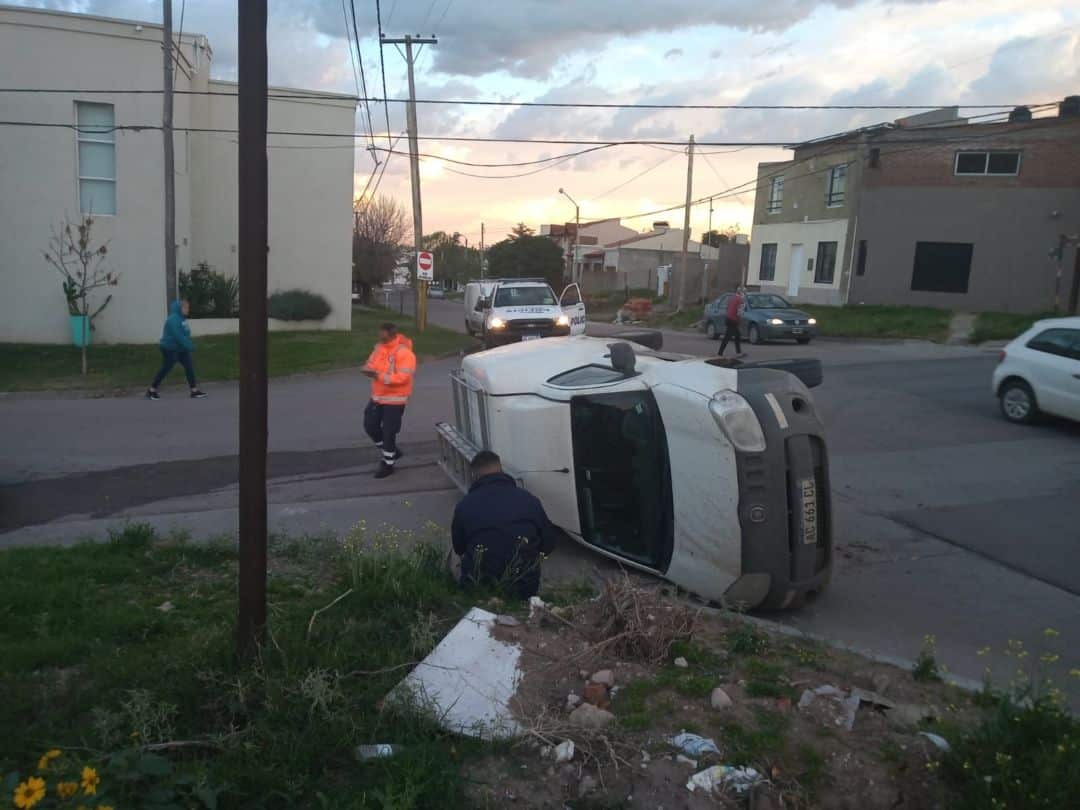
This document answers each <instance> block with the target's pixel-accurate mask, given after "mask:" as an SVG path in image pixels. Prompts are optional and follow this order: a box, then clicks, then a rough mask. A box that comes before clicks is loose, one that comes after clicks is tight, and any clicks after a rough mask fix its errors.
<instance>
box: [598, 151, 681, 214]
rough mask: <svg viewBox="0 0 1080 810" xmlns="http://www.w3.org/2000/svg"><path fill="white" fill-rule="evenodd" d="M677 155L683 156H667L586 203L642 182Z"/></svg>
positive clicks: (673, 154) (674, 153)
mask: <svg viewBox="0 0 1080 810" xmlns="http://www.w3.org/2000/svg"><path fill="white" fill-rule="evenodd" d="M664 151H667V150H664ZM676 154H681V153H678V152H673V153H672V154H670V155H668V156H667V157H666V158H663V159H662V160H661V161H660V162H659V163H656V164H653V165H652V166H650V167H649V168H647V169H646V170H645V171H643V172H640V173H638V174H635V175H634V176H633V177H631V178H630V179H629V180H625V181H623V182H622V183H619V185H617V186H612V187H611V188H609V189H608V190H607V191H604V192H601V193H600V194H597V195H595V196H594V197H591V198H589V199H587V200H586V202H596V201H597V200H599V199H600V198H601V197H606V196H607V195H608V194H612V193H614V192H616V191H618V190H619V189H621V188H625V187H626V186H628V185H630V184H631V183H633V182H634V181H635V180H640V179H641V178H642V177H644V176H645V175H647V174H648V173H649V172H652V171H654V170H656V169H659V168H660V167H661V166H663V165H664V164H665V163H667V162H668V161H669V160H671V159H672V158H674V157H675V155H676Z"/></svg>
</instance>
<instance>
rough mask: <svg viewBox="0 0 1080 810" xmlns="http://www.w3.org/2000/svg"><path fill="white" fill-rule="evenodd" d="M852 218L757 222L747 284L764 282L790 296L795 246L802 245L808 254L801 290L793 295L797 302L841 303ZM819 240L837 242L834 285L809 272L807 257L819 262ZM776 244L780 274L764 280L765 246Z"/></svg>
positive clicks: (765, 287) (803, 266) (768, 289)
mask: <svg viewBox="0 0 1080 810" xmlns="http://www.w3.org/2000/svg"><path fill="white" fill-rule="evenodd" d="M847 227H848V221H847V220H846V219H830V220H820V221H816V222H784V223H776V224H769V225H761V224H759V225H755V226H754V231H753V235H752V237H751V241H750V267H749V270H748V273H747V283H748V284H750V285H760V286H761V289H762V290H766V291H768V292H778V293H780V294H781V295H783V296H785V297H787V296H788V289H789V288H788V282H789V280H790V279H789V276H790V269H791V254H792V245H796V244H802V246H803V250H804V254H803V262H802V265H801V274H800V277H799V291H798V293H797V294H795V295H793V296H790V297H791V298H792V299H793V300H795V301H803V302H806V303H816V304H839V303H841V300H840V295H841V291H840V277H841V275H842V272H841V271H842V269H843V267H844V262H845V260H846V258H847V251H848V249H849V248H848V238H847ZM818 242H836V267H835V269H834V271H833V280H832V283H831V284H817V283H815V282H814V273H812V272H807V270H806V260H807V259H813V260H814V262H815V265H816V263H817V249H818ZM770 243H775V244H776V276H775V278H774V279H773V280H772V281H761V278H760V271H761V246H762V245H763V244H770Z"/></svg>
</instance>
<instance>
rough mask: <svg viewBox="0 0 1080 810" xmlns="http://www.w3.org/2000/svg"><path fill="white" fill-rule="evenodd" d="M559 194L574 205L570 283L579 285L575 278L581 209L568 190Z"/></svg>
mask: <svg viewBox="0 0 1080 810" xmlns="http://www.w3.org/2000/svg"><path fill="white" fill-rule="evenodd" d="M559 193H560V194H562V195H563V196H564V197H566V199H568V200H569V201H570V202H572V203H573V204H574V242H573V252H572V253H571V254H570V255H571V257H572V258H571V260H570V261H571V264H570V281H572V282H573V283H575V284H577V283H578V279H577V278H575V276H576V275H577V274H578V273H577V264H578V261H577V243H578V231H579V230H580V229H581V208H580V207H578V204H577V200H575V199H574V198H573V197H571V196H570V195H569V194H567V193H566V189H563V188H560V189H559Z"/></svg>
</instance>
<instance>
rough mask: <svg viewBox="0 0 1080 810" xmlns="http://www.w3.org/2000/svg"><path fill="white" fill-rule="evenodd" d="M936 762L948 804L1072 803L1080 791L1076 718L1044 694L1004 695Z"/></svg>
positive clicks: (972, 807) (959, 807)
mask: <svg viewBox="0 0 1080 810" xmlns="http://www.w3.org/2000/svg"><path fill="white" fill-rule="evenodd" d="M950 742H952V750H951V751H950V752H949V753H947V754H946V755H945V758H944V760H943V761H942V763H941V768H942V775H943V776H944V777H945V780H946V781H947V782H948V784H949V786H950V787H951V788H952V791H953V796H952V801H951V802H950V803H949V807H951V808H956V810H984V808H1026V807H1031V808H1035V807H1048V808H1049V807H1055V808H1056V807H1072V806H1075V802H1076V796H1077V793H1078V792H1080V767H1077V763H1078V762H1080V721H1077V720H1076V719H1074V718H1073V717H1071V716H1070V715H1069V714H1068V713H1067V712H1066V711H1065V710H1064V709H1062V708H1061V707H1060V706H1059V705H1057V704H1056V703H1055V702H1054V701H1053V700H1051V699H1048V698H1039V699H1036V700H1030V699H1027V698H1025V697H1023V696H1014V697H1005V699H1003V700H1002V701H1001V703H1000V705H999V706H998V707H997V709H995V710H992V711H991V712H989V713H988V714H987V715H986V717H985V719H984V720H983V723H982V724H981V725H980V726H978V727H977V728H975V729H974V730H973V731H971V732H969V733H967V734H965V735H963V736H962V737H960V739H956V740H950Z"/></svg>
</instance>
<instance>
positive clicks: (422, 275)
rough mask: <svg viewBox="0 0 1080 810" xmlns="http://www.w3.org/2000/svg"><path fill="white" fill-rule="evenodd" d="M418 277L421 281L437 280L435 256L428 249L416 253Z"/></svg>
mask: <svg viewBox="0 0 1080 810" xmlns="http://www.w3.org/2000/svg"><path fill="white" fill-rule="evenodd" d="M416 278H417V279H419V280H420V281H434V280H435V257H434V256H432V255H431V254H430V253H428V251H426V250H421V251H420V252H419V253H417V254H416Z"/></svg>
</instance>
